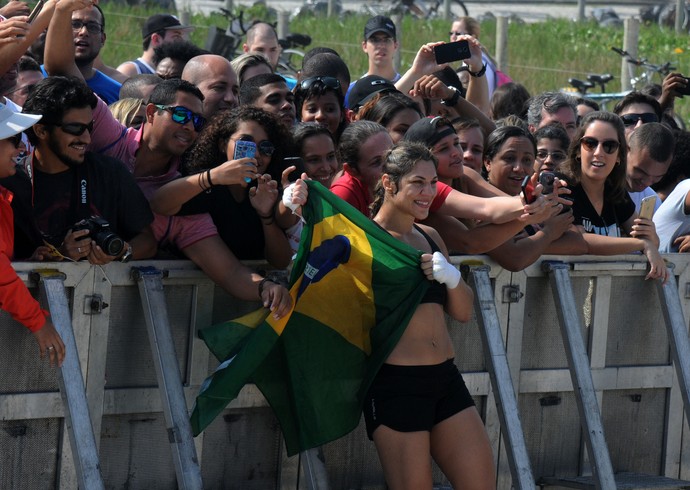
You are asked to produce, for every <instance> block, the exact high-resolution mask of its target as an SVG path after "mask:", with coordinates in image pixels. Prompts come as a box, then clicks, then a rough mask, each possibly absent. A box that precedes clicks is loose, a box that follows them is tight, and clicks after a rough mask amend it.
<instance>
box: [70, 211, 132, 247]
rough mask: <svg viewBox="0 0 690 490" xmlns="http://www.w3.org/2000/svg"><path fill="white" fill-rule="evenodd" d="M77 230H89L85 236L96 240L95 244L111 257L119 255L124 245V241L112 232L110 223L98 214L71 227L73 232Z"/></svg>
mask: <svg viewBox="0 0 690 490" xmlns="http://www.w3.org/2000/svg"><path fill="white" fill-rule="evenodd" d="M79 230H89V234H88V235H86V236H88V237H90V238H91V239H92V240H93V241H94V242H96V245H98V246H99V247H101V249H102V250H103V251H104V252H105V253H107V254H108V255H111V256H113V257H117V256H118V255H120V254H121V253H122V249H123V248H124V247H125V241H124V240H123V239H122V238H120V237H119V236H118V235H117V233H115V232H113V230H112V229H111V228H110V223H108V221H107V220H105V219H103V218H101V217H100V216H91V217H90V218H87V219H84V220H81V221H80V222H79V223H77V224H76V225H74V226H73V227H72V231H73V232H74V231H79Z"/></svg>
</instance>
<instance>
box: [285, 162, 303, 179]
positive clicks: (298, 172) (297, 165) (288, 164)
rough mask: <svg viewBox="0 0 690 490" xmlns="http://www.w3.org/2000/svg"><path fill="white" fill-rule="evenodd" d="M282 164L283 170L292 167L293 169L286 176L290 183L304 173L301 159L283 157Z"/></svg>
mask: <svg viewBox="0 0 690 490" xmlns="http://www.w3.org/2000/svg"><path fill="white" fill-rule="evenodd" d="M283 164H284V165H285V167H284V168H288V167H292V166H294V167H295V170H293V171H292V172H290V175H288V180H289V181H290V182H294V181H296V180H297V179H299V176H300V175H302V172H304V160H302V158H301V157H285V158H283Z"/></svg>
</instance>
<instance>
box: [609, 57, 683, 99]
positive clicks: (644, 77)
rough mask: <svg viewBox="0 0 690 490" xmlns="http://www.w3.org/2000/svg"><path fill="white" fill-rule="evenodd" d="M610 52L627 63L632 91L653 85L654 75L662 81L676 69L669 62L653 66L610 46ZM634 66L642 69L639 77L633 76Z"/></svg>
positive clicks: (643, 59) (646, 61)
mask: <svg viewBox="0 0 690 490" xmlns="http://www.w3.org/2000/svg"><path fill="white" fill-rule="evenodd" d="M611 51H614V52H616V53H618V54H619V55H620V56H621V57H622V58H623V59H625V60H626V61H627V62H628V76H629V80H630V86H631V87H632V88H633V90H639V89H641V88H643V87H644V86H646V85H649V84H650V83H654V75H657V76H658V77H659V78H660V81H663V79H664V77H665V76H666V75H668V74H669V73H671V72H672V71H674V70H675V69H676V67H675V66H673V65H672V64H671V62H670V61H667V62H666V63H664V64H662V65H655V64H653V63H650V62H649V61H648V60H647V58H634V57H633V56H632V55H631V54H630V53H628V52H627V51H625V50H623V49H621V48H617V47H615V46H611ZM635 66H637V67H641V68H644V71H643V72H642V73H641V74H640V75H639V76H635V68H634V67H635Z"/></svg>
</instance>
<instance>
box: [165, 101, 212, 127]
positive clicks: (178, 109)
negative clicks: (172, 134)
mask: <svg viewBox="0 0 690 490" xmlns="http://www.w3.org/2000/svg"><path fill="white" fill-rule="evenodd" d="M156 107H158V108H159V109H160V110H162V111H168V112H169V113H170V114H171V117H172V120H173V121H175V122H176V123H177V124H187V123H188V122H189V121H192V124H193V125H194V131H196V132H197V133H198V132H199V131H201V128H203V127H204V124H206V119H205V118H204V116H202V115H201V114H197V113H195V112H192V111H190V110H189V109H187V108H186V107H183V106H181V105H177V106H169V105H160V104H156Z"/></svg>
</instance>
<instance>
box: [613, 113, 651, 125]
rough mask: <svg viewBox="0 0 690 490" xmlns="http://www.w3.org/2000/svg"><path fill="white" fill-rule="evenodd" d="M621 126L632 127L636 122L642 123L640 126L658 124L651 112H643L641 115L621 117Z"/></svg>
mask: <svg viewBox="0 0 690 490" xmlns="http://www.w3.org/2000/svg"><path fill="white" fill-rule="evenodd" d="M621 119H622V120H623V124H625V125H626V126H634V125H635V124H637V121H642V124H647V123H652V122H659V118H658V117H657V116H656V114H654V113H653V112H644V113H642V114H625V115H624V116H621Z"/></svg>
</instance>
